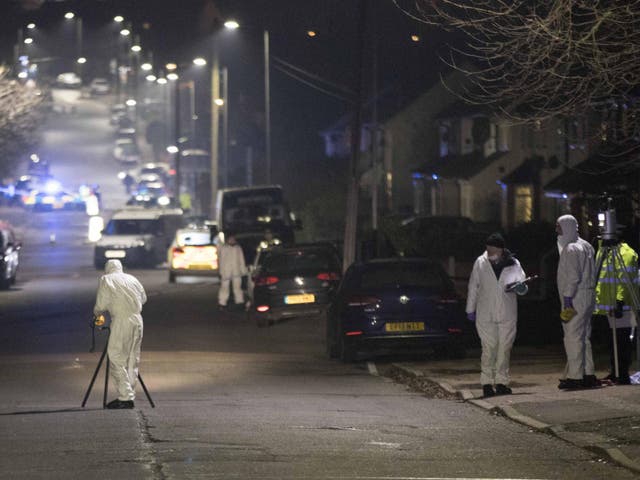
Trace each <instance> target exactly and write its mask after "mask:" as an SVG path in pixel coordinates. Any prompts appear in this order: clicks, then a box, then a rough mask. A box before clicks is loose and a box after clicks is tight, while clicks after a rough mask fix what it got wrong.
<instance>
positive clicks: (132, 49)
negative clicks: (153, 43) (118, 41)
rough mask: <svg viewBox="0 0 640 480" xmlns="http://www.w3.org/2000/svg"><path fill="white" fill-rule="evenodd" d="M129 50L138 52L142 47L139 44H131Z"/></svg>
mask: <svg viewBox="0 0 640 480" xmlns="http://www.w3.org/2000/svg"><path fill="white" fill-rule="evenodd" d="M131 51H132V52H135V53H139V52H141V51H142V47H141V46H140V45H132V46H131Z"/></svg>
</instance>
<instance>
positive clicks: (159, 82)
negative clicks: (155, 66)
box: [157, 77, 167, 85]
mask: <svg viewBox="0 0 640 480" xmlns="http://www.w3.org/2000/svg"><path fill="white" fill-rule="evenodd" d="M157 82H158V84H159V85H165V84H166V83H167V79H166V78H164V77H160V78H159V79H158V80H157Z"/></svg>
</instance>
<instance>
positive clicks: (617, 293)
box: [594, 242, 638, 315]
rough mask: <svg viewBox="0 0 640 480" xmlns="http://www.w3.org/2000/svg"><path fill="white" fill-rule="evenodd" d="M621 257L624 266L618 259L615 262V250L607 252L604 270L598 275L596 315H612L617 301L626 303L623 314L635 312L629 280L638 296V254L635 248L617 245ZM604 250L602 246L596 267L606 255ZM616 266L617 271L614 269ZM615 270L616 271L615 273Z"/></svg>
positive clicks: (621, 244)
mask: <svg viewBox="0 0 640 480" xmlns="http://www.w3.org/2000/svg"><path fill="white" fill-rule="evenodd" d="M617 248H618V251H619V252H620V257H622V261H623V262H624V265H620V264H619V263H620V262H619V261H618V258H616V260H615V264H614V262H613V259H612V257H613V250H608V251H607V252H606V255H607V256H606V257H605V258H604V260H603V261H602V268H601V269H600V274H599V275H598V282H597V284H596V307H595V312H594V313H595V314H596V315H610V314H613V310H614V309H615V308H616V301H618V300H622V301H623V302H624V306H623V312H629V311H632V310H633V300H632V297H631V294H630V292H629V288H628V285H629V280H630V281H631V283H632V285H633V288H635V291H636V295H637V294H638V254H637V253H636V252H635V250H634V249H633V248H631V247H630V246H629V245H627V244H626V243H624V242H621V243H620V244H618V245H617ZM604 253H605V252H604V249H603V248H602V246H600V249H599V250H598V254H597V256H596V265H598V264H599V261H600V258H602V255H604ZM614 266H615V269H614ZM614 270H615V271H614Z"/></svg>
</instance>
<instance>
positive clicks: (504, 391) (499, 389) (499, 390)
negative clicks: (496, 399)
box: [496, 383, 512, 395]
mask: <svg viewBox="0 0 640 480" xmlns="http://www.w3.org/2000/svg"><path fill="white" fill-rule="evenodd" d="M511 393H512V391H511V389H510V388H509V387H507V386H506V385H503V384H501V383H499V384H497V385H496V395H511Z"/></svg>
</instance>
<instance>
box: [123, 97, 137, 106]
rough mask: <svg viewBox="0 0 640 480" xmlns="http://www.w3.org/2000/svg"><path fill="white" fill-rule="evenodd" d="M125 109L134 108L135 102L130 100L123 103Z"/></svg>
mask: <svg viewBox="0 0 640 480" xmlns="http://www.w3.org/2000/svg"><path fill="white" fill-rule="evenodd" d="M124 103H125V105H126V106H127V107H135V106H136V101H135V100H134V99H133V98H130V99H129V100H127V101H126V102H124Z"/></svg>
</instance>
